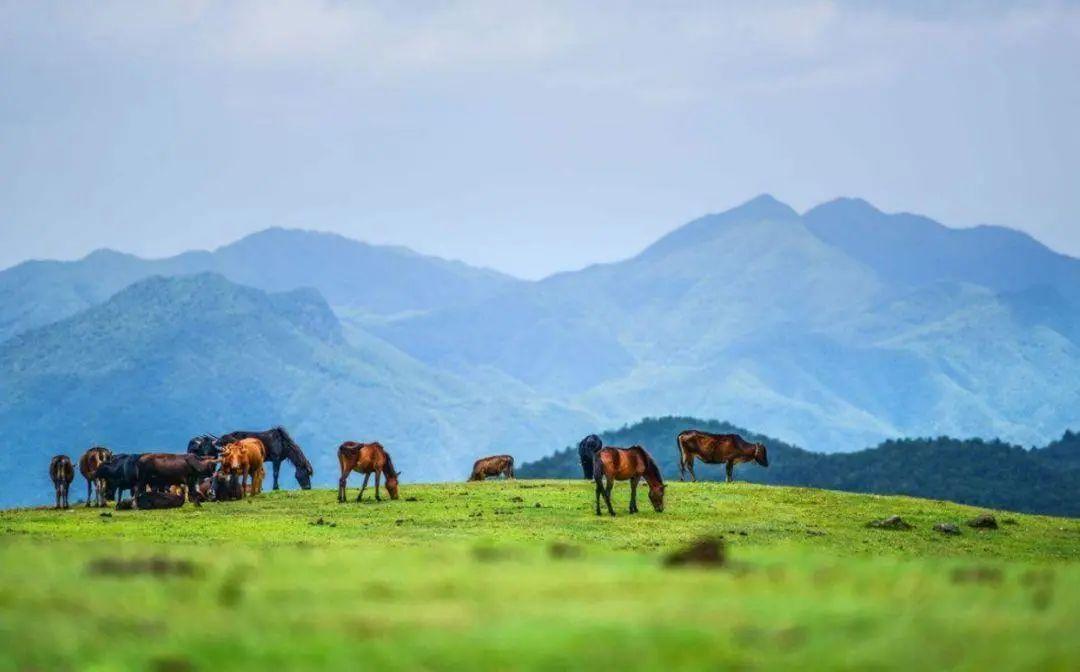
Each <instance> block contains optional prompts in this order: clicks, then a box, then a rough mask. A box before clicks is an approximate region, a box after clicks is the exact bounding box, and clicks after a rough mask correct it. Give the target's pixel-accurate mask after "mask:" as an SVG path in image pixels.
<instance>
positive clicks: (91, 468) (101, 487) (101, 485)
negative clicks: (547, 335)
mask: <svg viewBox="0 0 1080 672" xmlns="http://www.w3.org/2000/svg"><path fill="white" fill-rule="evenodd" d="M111 457H112V451H111V450H109V449H108V448H105V447H104V446H94V447H93V448H91V449H89V450H87V451H86V452H85V453H83V454H82V457H80V458H79V473H80V474H82V477H83V478H85V479H86V505H87V506H90V502H91V501H95V500H96V502H97V506H105V505H106V504H107V503H108V502H107V501H106V500H107V493H106V490H107V487H106V484H105V479H104V478H94V472H95V471H97V468H98V467H100V466H101V465H103V464H105V463H106V462H108V461H109V458H111ZM95 490H96V496H94V497H92V495H94V494H95V492H94V491H95Z"/></svg>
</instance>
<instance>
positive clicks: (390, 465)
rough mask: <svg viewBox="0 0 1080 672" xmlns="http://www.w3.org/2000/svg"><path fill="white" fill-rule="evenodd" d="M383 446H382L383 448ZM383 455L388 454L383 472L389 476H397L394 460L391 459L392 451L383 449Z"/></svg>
mask: <svg viewBox="0 0 1080 672" xmlns="http://www.w3.org/2000/svg"><path fill="white" fill-rule="evenodd" d="M381 447H382V446H380V448H381ZM383 455H385V456H386V464H384V465H383V469H382V473H383V475H384V476H387V477H391V476H392V477H395V478H396V477H397V469H395V468H394V462H393V461H392V460H391V459H390V453H388V452H386V450H383Z"/></svg>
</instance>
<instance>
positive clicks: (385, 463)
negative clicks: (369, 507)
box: [337, 441, 401, 502]
mask: <svg viewBox="0 0 1080 672" xmlns="http://www.w3.org/2000/svg"><path fill="white" fill-rule="evenodd" d="M337 454H338V464H339V465H341V478H339V479H338V501H339V502H344V501H345V500H346V497H345V486H346V484H347V482H348V479H349V473H350V472H353V471H355V472H357V473H360V474H363V475H364V482H363V484H362V485H361V486H360V492H359V493H358V494H357V495H356V501H358V502H359V501H360V500H361V499H363V497H364V490H365V489H366V488H367V484H368V478H370V477H371V475H372V474H375V501H379V502H381V501H382V497H380V496H379V475H380V474H382V475H383V476H385V477H386V491H387V492H389V493H390V499H397V498H398V476H400V475H401V474H400V473H399V472H398V471H397V470H396V469H394V463H393V462H392V461H390V453H388V452H386V449H385V448H383V447H382V444H381V443H377V442H376V443H357V442H356V441H346V442H345V443H343V444H341V445H340V446H338V453H337Z"/></svg>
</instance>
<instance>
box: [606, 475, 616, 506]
mask: <svg viewBox="0 0 1080 672" xmlns="http://www.w3.org/2000/svg"><path fill="white" fill-rule="evenodd" d="M613 487H615V478H614V477H612V476H608V479H607V487H605V488H604V501H605V502H607V510H608V513H610V514H611V515H613V516H614V515H615V509H613V508H611V489H612V488H613Z"/></svg>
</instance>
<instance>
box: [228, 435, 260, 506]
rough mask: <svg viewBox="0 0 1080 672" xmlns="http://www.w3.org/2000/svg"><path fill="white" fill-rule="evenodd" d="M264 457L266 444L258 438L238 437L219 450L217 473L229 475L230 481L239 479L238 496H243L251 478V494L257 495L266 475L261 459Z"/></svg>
mask: <svg viewBox="0 0 1080 672" xmlns="http://www.w3.org/2000/svg"><path fill="white" fill-rule="evenodd" d="M265 459H266V446H264V445H263V442H262V441H259V440H258V439H240V440H239V441H236V442H235V443H230V444H228V445H226V446H225V448H223V449H222V451H221V468H220V471H219V473H221V474H224V475H225V476H228V477H229V480H230V481H235V480H239V481H240V496H241V497H243V495H244V491H245V489H246V488H247V485H248V479H249V478H250V479H251V494H253V495H257V494H259V493H260V492H262V484H263V478H265V477H266V469H264V468H263V461H264V460H265Z"/></svg>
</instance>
